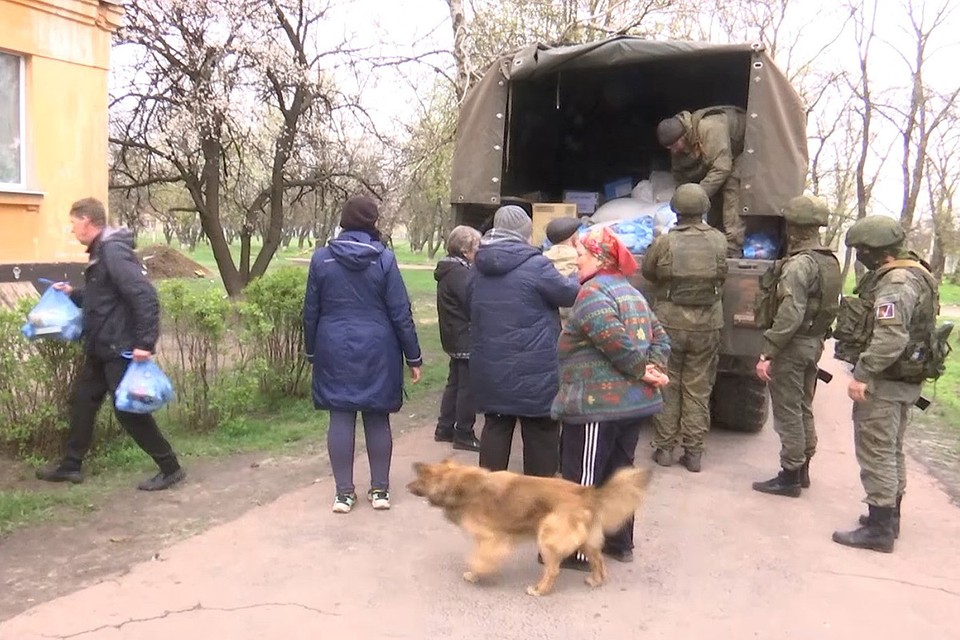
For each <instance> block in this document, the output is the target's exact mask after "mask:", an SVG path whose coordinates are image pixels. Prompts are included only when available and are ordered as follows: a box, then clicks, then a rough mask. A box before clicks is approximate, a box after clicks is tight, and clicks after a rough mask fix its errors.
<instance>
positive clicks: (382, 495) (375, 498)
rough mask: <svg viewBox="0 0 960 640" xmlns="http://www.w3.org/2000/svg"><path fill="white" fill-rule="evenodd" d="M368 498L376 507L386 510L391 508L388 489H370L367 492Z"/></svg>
mask: <svg viewBox="0 0 960 640" xmlns="http://www.w3.org/2000/svg"><path fill="white" fill-rule="evenodd" d="M367 500H369V501H370V504H371V505H373V508H374V509H377V510H384V509H389V508H390V492H389V491H387V490H386V489H370V491H368V492H367Z"/></svg>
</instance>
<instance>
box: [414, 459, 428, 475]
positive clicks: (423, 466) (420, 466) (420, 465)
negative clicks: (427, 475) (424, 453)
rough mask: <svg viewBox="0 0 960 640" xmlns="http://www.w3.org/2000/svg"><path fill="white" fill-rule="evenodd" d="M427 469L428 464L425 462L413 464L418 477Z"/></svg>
mask: <svg viewBox="0 0 960 640" xmlns="http://www.w3.org/2000/svg"><path fill="white" fill-rule="evenodd" d="M426 468H427V465H426V463H423V462H414V463H413V472H414V473H415V474H417V475H418V476H419V475H420V474H422V473H423V470H424V469H426Z"/></svg>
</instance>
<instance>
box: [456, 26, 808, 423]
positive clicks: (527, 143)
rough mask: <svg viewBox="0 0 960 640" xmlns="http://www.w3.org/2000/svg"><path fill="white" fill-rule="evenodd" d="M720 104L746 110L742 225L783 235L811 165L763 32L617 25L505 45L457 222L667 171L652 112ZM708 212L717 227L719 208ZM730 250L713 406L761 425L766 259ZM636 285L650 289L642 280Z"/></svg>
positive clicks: (474, 132) (466, 138)
mask: <svg viewBox="0 0 960 640" xmlns="http://www.w3.org/2000/svg"><path fill="white" fill-rule="evenodd" d="M716 105H734V106H739V107H742V108H743V109H745V110H746V114H747V125H746V137H745V142H744V152H743V155H742V157H741V159H740V161H739V162H738V168H737V169H736V170H737V171H739V174H740V178H741V186H740V191H741V193H740V196H741V205H742V212H743V214H742V215H743V219H744V222H745V225H746V231H747V235H748V236H749V235H750V234H751V233H752V232H756V231H763V232H765V233H767V234H770V235H771V236H772V237H775V238H776V239H777V240H778V242H779V244H780V245H781V247H782V246H783V244H785V243H784V242H782V239H783V236H784V225H783V219H782V215H781V208H782V207H783V205H784V204H785V203H786V202H787V200H789V199H790V198H791V197H793V196H795V195H798V194H800V193H801V192H802V191H803V187H804V181H805V177H806V173H807V162H808V157H807V143H806V115H805V110H804V107H803V104H802V103H801V100H800V98H799V96H798V95H797V93H796V92H795V91H794V89H793V88H792V87H791V86H790V84H789V82H788V81H787V79H786V77H785V76H784V74H783V73H782V72H781V71H780V70H779V69H777V67H776V66H775V65H774V64H773V61H772V60H771V58H770V56H769V54H768V53H767V52H766V51H765V49H764V47H763V46H762V45H761V44H744V45H714V44H707V43H695V42H678V41H651V40H644V39H641V38H634V37H615V38H610V39H607V40H602V41H599V42H593V43H588V44H583V45H573V46H560V47H550V46H545V45H542V44H536V45H531V46H529V47H525V48H523V49H521V50H519V51H515V52H513V53H509V54H506V55H504V56H502V57H501V58H500V59H499V60H497V62H496V63H495V64H493V65H492V66H491V67H490V68H489V69H488V71H487V72H486V73H485V75H484V76H483V78H482V79H481V81H480V82H479V83H478V84H477V85H476V86H475V87H474V88H473V89H472V90H471V91H470V93H469V94H468V95H467V96H466V98H465V100H464V102H463V105H462V108H461V111H460V116H459V122H458V128H457V137H456V146H455V150H454V156H453V168H452V177H451V202H452V206H453V214H454V216H455V218H456V221H457V223H458V224H470V225H472V226H475V227H477V228H480V229H481V230H482V229H484V228H485V227H487V226H489V225H490V221H491V218H492V214H493V212H494V211H495V210H496V209H497V208H498V207H499V206H501V205H503V204H519V205H521V206H524V207H525V208H526V209H527V210H528V212H529V211H530V210H531V208H532V206H531V205H532V203H533V202H534V201H541V202H561V200H562V193H563V191H564V190H588V191H598V190H599V188H600V185H603V184H604V183H606V182H607V181H610V180H614V179H618V178H622V177H625V176H627V177H630V178H631V180H633V181H634V183H636V182H637V181H639V180H641V179H644V178H647V177H648V176H649V175H650V173H651V172H652V171H655V170H667V171H669V169H670V158H669V154H668V152H667V151H666V150H665V149H663V148H661V147H660V146H659V145H658V144H657V140H656V132H655V130H656V125H657V123H658V122H659V121H660V120H661V119H662V118H666V117H670V116H672V115H674V114H676V113H678V112H679V111H683V110H688V111H693V110H696V109H699V108H703V107H708V106H716ZM525 194H526V195H525ZM708 222H709V223H710V224H712V225H714V226H717V227H722V216H720V211H719V208H718V207H714V209H713V210H712V211H711V214H710V215H709V217H708ZM781 253H782V249H781ZM640 259H642V257H641V258H640ZM728 262H729V267H730V271H729V276H728V279H727V282H726V285H725V287H724V292H723V307H724V316H725V326H724V329H723V340H722V347H721V358H720V365H719V373H718V375H717V382H716V386H715V388H714V391H713V396H712V398H711V415H712V420H713V424H714V425H715V426H718V427H721V428H727V429H733V430H737V431H747V432H754V431H759V430H760V429H761V428H762V427H763V424H764V422H765V421H766V418H767V413H768V407H769V401H768V398H767V393H766V388H765V385H764V384H763V383H762V382H760V381H759V380H758V379H757V378H756V377H755V375H754V373H753V371H754V365H755V363H756V360H757V356H758V355H759V353H760V347H761V344H762V331H761V330H760V329H758V328H757V326H756V324H755V322H754V317H753V303H754V297H755V295H756V292H757V289H758V283H759V278H760V275H761V274H762V273H763V272H764V271H765V270H766V269H767V268H768V267H769V265H770V263H771V262H770V261H769V260H747V259H730V260H729V261H728ZM636 284H637V286H638V288H640V289H641V290H647V291H649V289H648V287H647V283H645V282H642V281H638V282H637V283H636Z"/></svg>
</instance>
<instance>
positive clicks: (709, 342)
mask: <svg viewBox="0 0 960 640" xmlns="http://www.w3.org/2000/svg"><path fill="white" fill-rule="evenodd" d="M667 333H668V334H669V336H670V361H669V364H668V365H667V375H668V376H670V384H668V385H667V386H666V387H664V388H663V411H661V412H660V413H659V414H657V415H656V416H654V424H655V425H656V435H655V436H654V439H653V446H654V447H656V448H657V449H666V450H668V451H669V450H670V449H673V447H675V446H676V445H678V444H679V445H682V446H683V448H684V449H688V450H690V451H700V450H702V449H703V440H704V437H705V436H706V434H707V431H709V430H710V392H711V391H713V382H714V380H715V379H716V377H717V361H718V360H719V353H720V330H719V329H718V330H716V331H683V330H681V329H668V330H667Z"/></svg>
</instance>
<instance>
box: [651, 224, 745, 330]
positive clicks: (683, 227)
mask: <svg viewBox="0 0 960 640" xmlns="http://www.w3.org/2000/svg"><path fill="white" fill-rule="evenodd" d="M695 232H699V233H705V234H707V236H708V237H709V238H710V239H711V240H712V244H713V245H714V253H715V255H714V256H700V257H699V259H702V260H706V261H708V262H711V263H719V271H720V273H719V274H718V276H719V277H718V278H717V279H716V285H717V286H718V287H722V286H723V282H724V279H725V278H726V271H727V263H726V255H727V254H726V250H727V241H726V239H725V238H724V236H723V234H722V233H720V232H719V231H717V230H716V229H714V228H713V227H711V226H709V225H707V224H703V223H697V224H678V225H677V226H675V227H673V228H672V229H670V231H669V232H667V233H665V234H661V235H660V236H658V237H657V239H656V240H654V241H653V244H652V245H650V248H649V249H647V252H646V254H644V256H643V266H642V268H641V272H642V273H643V277H644V278H646V279H647V280H649V281H650V282H652V283H654V284H655V285H656V286H655V291H656V295H655V296H654V302H653V311H654V313H656V314H657V319H659V320H660V323H661V324H662V325H663V326H664V327H666V328H667V329H680V330H683V331H714V330H717V329H722V328H723V304H722V302H721V301H720V300H719V299H718V300H717V302H715V303H714V304H712V305H709V306H687V305H680V304H676V303H674V302H671V301H670V300H668V299H667V296H666V288H667V287H668V286H669V283H668V282H665V281H663V279H662V278H661V277H660V275H659V274H660V273H662V269H661V268H660V267H662V263H663V262H665V261H667V260H670V261H671V262H674V263H675V262H676V259H675V258H674V257H673V256H671V255H670V243H669V239H668V234H679V235H681V236H682V235H684V234H689V233H695Z"/></svg>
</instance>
